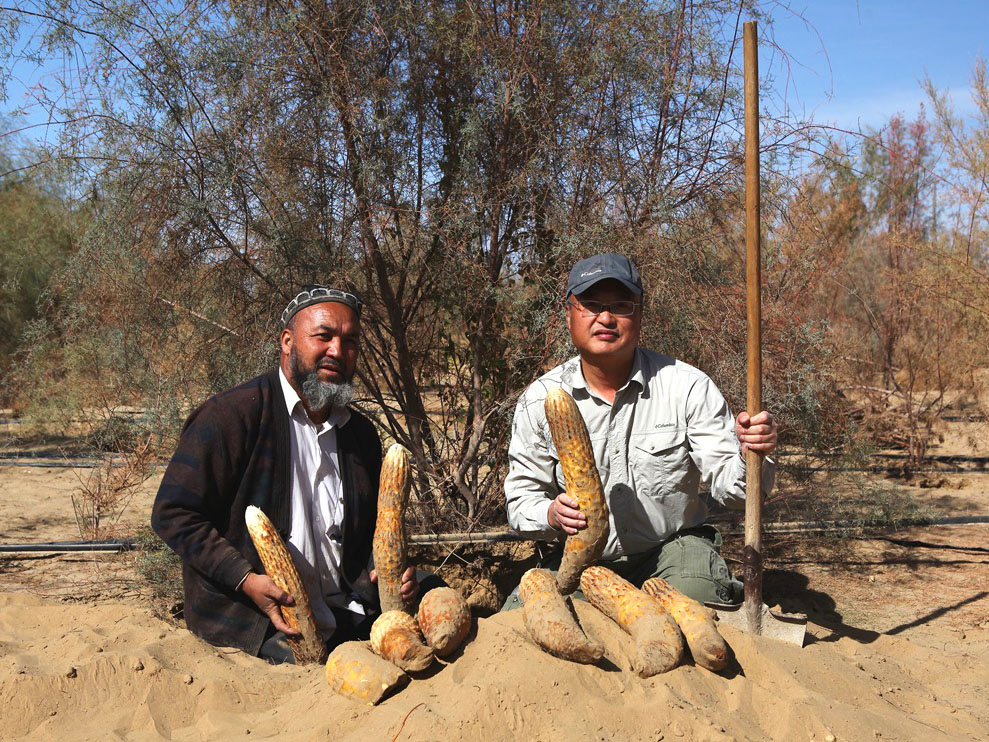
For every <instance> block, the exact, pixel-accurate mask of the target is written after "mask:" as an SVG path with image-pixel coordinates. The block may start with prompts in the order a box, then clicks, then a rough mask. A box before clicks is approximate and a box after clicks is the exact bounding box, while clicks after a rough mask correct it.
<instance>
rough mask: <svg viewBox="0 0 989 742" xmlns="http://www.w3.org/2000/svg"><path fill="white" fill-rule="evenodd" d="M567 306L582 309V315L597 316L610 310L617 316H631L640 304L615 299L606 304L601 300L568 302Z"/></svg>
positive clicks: (610, 312)
mask: <svg viewBox="0 0 989 742" xmlns="http://www.w3.org/2000/svg"><path fill="white" fill-rule="evenodd" d="M567 306H569V307H572V308H573V309H577V310H579V311H580V316H581V317H597V316H598V315H599V314H601V313H602V312H608V313H609V314H613V315H614V316H616V317H631V316H632V315H633V314H635V308H636V307H637V306H639V302H637V301H613V302H611V303H610V304H605V303H604V302H601V301H592V300H590V299H588V300H587V301H582V302H580V303H579V304H578V303H576V302H567Z"/></svg>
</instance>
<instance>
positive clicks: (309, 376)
mask: <svg viewBox="0 0 989 742" xmlns="http://www.w3.org/2000/svg"><path fill="white" fill-rule="evenodd" d="M289 360H290V363H291V366H292V379H293V381H295V383H296V384H298V385H299V387H301V389H302V398H303V399H304V400H305V401H306V405H307V406H308V407H309V409H310V410H313V411H322V410H328V409H330V407H331V406H332V405H335V406H337V407H346V406H347V404H348V403H349V402H350V400H352V399H353V398H354V385H353V384H352V383H351V382H350V381H345V382H344V383H342V384H334V383H332V382H329V381H322V380H321V379H320V378H319V369H316V368H314V369H312V370H311V371H309V372H308V373H303V371H302V369H301V368H299V358H298V356H297V355H296V353H295V349H294V348H293V349H292V353H291V356H290V359H289Z"/></svg>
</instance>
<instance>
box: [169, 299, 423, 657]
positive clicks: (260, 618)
mask: <svg viewBox="0 0 989 742" xmlns="http://www.w3.org/2000/svg"><path fill="white" fill-rule="evenodd" d="M360 313H361V302H360V300H359V299H358V298H357V296H355V295H354V294H352V293H350V292H347V291H341V290H338V289H331V288H327V287H325V286H306V287H305V288H304V289H303V290H302V291H301V292H300V293H299V294H298V295H296V297H295V298H294V299H292V301H291V302H290V303H289V305H288V306H287V307H286V308H285V311H284V312H283V313H282V316H281V326H282V330H281V335H280V350H281V352H280V361H279V367H278V368H277V369H274V370H272V371H270V372H268V373H266V374H263V375H262V376H258V377H257V378H255V379H251V380H250V381H248V382H245V383H244V384H241V385H240V386H237V387H234V388H233V389H228V390H227V391H224V392H221V393H220V394H217V395H216V396H214V397H211V398H210V399H208V400H207V401H206V402H205V403H203V404H202V405H201V406H200V407H199V408H198V409H196V410H195V411H194V412H193V413H192V414H191V415H190V416H189V419H188V420H187V421H186V423H185V426H184V427H183V430H182V434H181V437H180V439H179V444H178V448H177V450H176V451H175V455H174V456H173V457H172V460H171V462H170V463H169V465H168V468H167V469H166V470H165V475H164V478H163V479H162V483H161V487H160V488H159V490H158V495H157V497H156V498H155V504H154V510H153V512H152V516H151V525H152V527H153V528H154V530H155V531H156V532H157V533H158V535H159V536H161V538H162V539H163V540H164V541H165V543H167V544H168V545H169V546H170V547H171V548H172V549H173V550H174V551H175V552H176V553H178V555H179V556H180V557H182V579H183V586H184V590H185V620H186V624H187V625H188V627H189V629H191V630H192V631H193V632H195V633H196V634H198V635H200V636H201V637H203V638H204V639H206V641H208V642H210V643H211V644H216V645H222V646H233V647H239V648H240V649H243V650H244V651H246V652H249V653H251V654H253V655H259V656H261V657H265V658H267V659H269V660H271V661H275V662H283V661H291V659H292V655H291V652H290V650H289V648H288V644H287V642H285V634H289V635H292V636H297V635H298V633H297V632H293V631H292V630H291V629H290V628H289V627H288V625H287V624H285V622H284V621H283V620H282V616H281V612H280V610H279V608H278V606H279V604H282V605H291V604H292V603H293V600H294V599H293V597H292V596H290V595H289V594H288V593H286V592H285V591H283V590H281V589H280V588H279V587H278V586H277V585H275V583H274V582H273V581H272V580H271V578H269V577H268V576H266V575H265V574H264V570H263V568H262V566H261V563H260V559H259V558H258V555H257V552H256V551H255V549H254V546H253V544H252V543H251V540H250V536H249V535H248V532H247V527H246V526H245V523H244V515H245V511H246V509H247V506H248V505H254V506H256V507H258V508H260V509H261V510H262V511H263V512H264V513H265V514H266V515H267V516H268V517H269V518H270V519H271V520H272V522H273V523H274V525H275V527H276V528H277V529H278V531H279V532H280V533H281V534H282V537H283V539H284V540H285V541H286V545H287V546H288V550H289V552H290V553H291V555H292V558H293V561H294V562H295V565H296V567H297V568H298V570H299V573H300V577H301V578H302V582H303V584H304V585H305V587H306V590H307V592H308V594H309V597H310V602H311V604H312V607H313V613H314V614H315V618H316V625H317V628H318V629H319V631H320V633H321V634H322V635H323V637H324V639H326V640H327V643H328V645H330V646H332V645H335V644H337V643H339V642H341V641H345V640H348V639H353V638H366V636H367V632H368V630H369V627H370V623H371V622H372V620H373V619H374V617H375V616H376V615H377V614H378V613H379V612H380V609H379V607H378V602H377V592H376V590H375V588H374V587H373V585H372V584H371V581H372V580H373V578H374V575H373V571H371V572H369V570H368V566H369V564H370V559H371V542H372V539H373V535H374V525H375V519H376V513H377V492H378V476H379V473H380V470H381V442H380V440H379V439H378V434H377V432H376V431H375V429H374V426H373V425H372V424H371V422H370V421H369V420H368V419H367V418H365V417H364V416H363V415H361V414H359V413H358V412H356V411H353V410H351V409H349V408H348V407H347V403H348V402H349V401H350V400H351V398H352V397H353V393H354V388H353V385H352V384H351V379H352V377H353V375H354V370H355V368H356V364H357V354H358V348H359V340H360V337H359V331H360ZM417 590H418V586H417V582H416V577H415V572H414V570H412V569H411V568H410V569H408V570H406V572H405V574H404V576H403V585H402V592H403V595H405V596H406V597H407V598H411V597H412V596H413V595H414V594H415V593H416V591H417Z"/></svg>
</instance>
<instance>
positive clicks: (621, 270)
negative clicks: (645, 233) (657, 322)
mask: <svg viewBox="0 0 989 742" xmlns="http://www.w3.org/2000/svg"><path fill="white" fill-rule="evenodd" d="M607 278H613V279H615V280H616V281H620V282H621V283H622V285H624V286H625V288H627V289H628V290H629V291H631V292H632V293H633V294H635V295H636V296H642V278H641V277H640V276H639V271H638V270H636V268H635V266H634V265H632V261H631V260H629V259H628V258H626V257H625V256H624V255H616V254H615V253H613V252H606V253H601V254H600V255H592V256H591V257H589V258H584V259H583V260H580V261H578V262H577V264H576V265H575V266H574V267H573V269H572V270H571V271H570V279H569V280H568V281H567V296H568V297H569V296H570V294H582V293H584V292H585V291H587V289H589V288H590V287H591V286H593V285H594V284H596V283H597V282H598V281H604V280H605V279H607Z"/></svg>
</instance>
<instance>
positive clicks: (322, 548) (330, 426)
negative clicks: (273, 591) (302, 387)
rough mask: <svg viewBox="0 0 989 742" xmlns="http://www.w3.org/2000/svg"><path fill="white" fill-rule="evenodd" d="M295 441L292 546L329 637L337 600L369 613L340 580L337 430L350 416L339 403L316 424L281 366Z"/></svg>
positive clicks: (340, 491)
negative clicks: (347, 591)
mask: <svg viewBox="0 0 989 742" xmlns="http://www.w3.org/2000/svg"><path fill="white" fill-rule="evenodd" d="M278 377H279V379H280V380H281V384H282V393H283V394H284V395H285V404H286V406H287V407H288V413H289V418H290V421H291V423H290V426H289V427H290V438H291V441H292V453H291V460H290V461H291V469H292V482H291V485H292V508H291V513H292V518H291V527H290V531H289V538H288V544H287V546H288V550H289V553H290V554H291V555H292V561H294V562H295V565H296V568H297V569H298V570H299V577H300V578H301V579H302V583H303V585H304V586H305V588H306V591H307V592H308V593H309V599H310V602H311V603H312V609H313V615H314V616H315V619H316V627H317V628H318V629H319V632H320V634H321V635H322V636H323V638H324V639H329V638H330V636H331V635H332V634H333V631H334V629H336V618H335V617H334V615H333V611H332V610H331V606H332V607H334V608H343V609H346V610H349V611H352V612H354V613H357V614H359V615H364V608H363V606H362V605H361V604H360V603H359V602H358V601H357V600H356V598H355V596H353V595H351V594H349V593H345V592H344V590H345V589H346V586H341V584H340V565H341V563H342V561H343V517H344V512H343V481H342V478H341V476H340V462H339V458H338V456H337V430H338V429H339V428H340V427H341V426H342V425H345V424H346V423H347V421H348V420H349V419H350V412H349V410H347V409H346V408H345V407H333V409H332V411H331V412H330V415H329V417H328V418H327V420H326V422H324V423H323V424H322V425H316V424H315V423H313V422H312V420H310V419H309V416H308V415H307V414H306V409H305V406H304V405H303V404H302V400H301V399H300V398H299V395H298V393H297V392H296V391H295V389H293V388H292V385H291V384H290V383H289V381H288V379H287V378H285V374H284V373H283V372H282V370H281V369H279V370H278Z"/></svg>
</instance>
